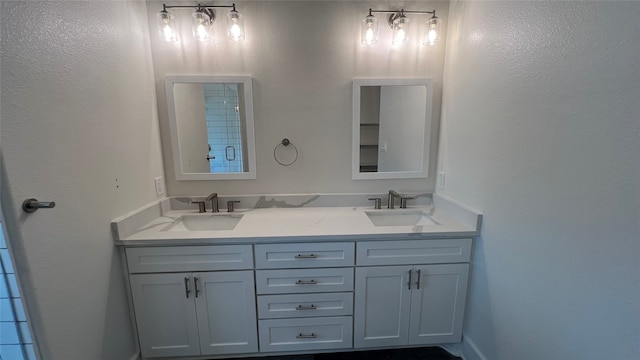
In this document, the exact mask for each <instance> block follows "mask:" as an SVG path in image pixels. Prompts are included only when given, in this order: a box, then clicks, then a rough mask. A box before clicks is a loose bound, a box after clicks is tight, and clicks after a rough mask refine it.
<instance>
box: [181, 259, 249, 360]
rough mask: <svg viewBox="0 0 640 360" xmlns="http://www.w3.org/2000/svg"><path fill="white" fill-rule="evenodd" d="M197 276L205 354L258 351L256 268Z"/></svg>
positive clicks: (202, 347)
mask: <svg viewBox="0 0 640 360" xmlns="http://www.w3.org/2000/svg"><path fill="white" fill-rule="evenodd" d="M193 277H194V284H195V285H196V286H197V290H195V296H197V297H196V308H197V310H198V325H199V329H200V347H201V351H202V354H203V355H205V354H232V353H251V352H257V351H258V334H257V325H256V323H257V318H256V301H255V298H256V297H255V290H254V282H253V271H220V272H206V273H194V274H193ZM196 279H197V280H196Z"/></svg>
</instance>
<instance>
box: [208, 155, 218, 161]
mask: <svg viewBox="0 0 640 360" xmlns="http://www.w3.org/2000/svg"><path fill="white" fill-rule="evenodd" d="M215 158H216V157H215V156H210V155H207V160H214V159H215Z"/></svg>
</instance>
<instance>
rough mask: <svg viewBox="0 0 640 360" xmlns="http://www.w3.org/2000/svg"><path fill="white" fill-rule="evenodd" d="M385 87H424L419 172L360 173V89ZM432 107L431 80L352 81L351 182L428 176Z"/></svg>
mask: <svg viewBox="0 0 640 360" xmlns="http://www.w3.org/2000/svg"><path fill="white" fill-rule="evenodd" d="M386 85H413V86H415V85H423V86H425V87H426V90H427V91H426V98H425V103H426V108H425V126H424V134H423V144H422V145H423V146H422V169H421V170H420V171H388V172H360V94H361V92H360V87H362V86H386ZM432 107H433V79H429V78H406V79H402V78H394V79H354V80H353V130H352V133H353V138H352V153H351V154H352V156H351V159H352V160H351V170H352V179H353V180H374V179H417V178H427V177H428V176H429V143H430V139H431V125H432V123H431V112H432Z"/></svg>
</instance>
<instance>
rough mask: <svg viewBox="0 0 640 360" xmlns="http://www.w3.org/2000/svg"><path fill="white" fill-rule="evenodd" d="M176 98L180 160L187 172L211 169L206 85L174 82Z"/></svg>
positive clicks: (203, 171) (174, 96)
mask: <svg viewBox="0 0 640 360" xmlns="http://www.w3.org/2000/svg"><path fill="white" fill-rule="evenodd" d="M173 99H174V103H175V111H176V118H177V119H180V121H179V122H178V127H177V128H178V143H179V144H180V161H181V162H182V171H183V172H185V173H208V172H210V171H211V167H210V166H209V160H207V155H208V154H209V150H208V149H209V148H208V145H209V139H208V136H207V123H206V122H204V121H202V119H205V118H206V111H205V102H204V85H202V84H181V83H176V84H174V85H173Z"/></svg>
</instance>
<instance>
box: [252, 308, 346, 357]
mask: <svg viewBox="0 0 640 360" xmlns="http://www.w3.org/2000/svg"><path fill="white" fill-rule="evenodd" d="M352 328H353V326H352V318H351V316H338V317H324V318H304V319H273V320H260V321H259V322H258V333H259V338H260V351H265V352H267V351H301V350H319V349H340V348H345V349H346V348H352V347H353V345H352V344H353V334H352Z"/></svg>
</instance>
